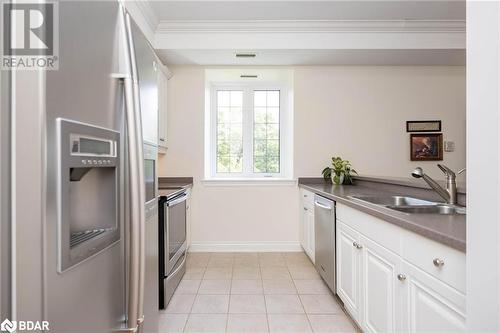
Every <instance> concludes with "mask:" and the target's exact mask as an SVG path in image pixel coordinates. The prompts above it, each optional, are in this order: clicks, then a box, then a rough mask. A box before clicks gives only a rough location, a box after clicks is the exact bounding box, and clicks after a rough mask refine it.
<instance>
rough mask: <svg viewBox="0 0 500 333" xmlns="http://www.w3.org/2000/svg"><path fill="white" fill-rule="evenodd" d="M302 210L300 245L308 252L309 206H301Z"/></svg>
mask: <svg viewBox="0 0 500 333" xmlns="http://www.w3.org/2000/svg"><path fill="white" fill-rule="evenodd" d="M301 207H302V208H301V209H302V211H301V215H300V245H302V248H303V249H304V251H305V252H306V253H307V249H308V242H309V226H308V217H307V215H308V212H309V208H308V207H306V206H305V205H302V206H301Z"/></svg>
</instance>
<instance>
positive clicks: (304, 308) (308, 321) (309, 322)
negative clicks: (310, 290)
mask: <svg viewBox="0 0 500 333" xmlns="http://www.w3.org/2000/svg"><path fill="white" fill-rule="evenodd" d="M286 268H287V269H288V273H289V274H290V277H291V278H292V283H293V286H294V287H295V290H296V291H297V297H298V298H299V302H300V305H302V310H304V314H305V315H306V319H307V323H308V324H309V329H310V330H311V332H314V330H313V327H312V324H311V320H310V319H309V315H308V314H307V311H306V307H305V306H304V303H303V302H302V298H301V297H300V294H299V289H297V285H296V284H295V279H294V278H293V276H292V272H290V267H289V266H288V263H287V264H286Z"/></svg>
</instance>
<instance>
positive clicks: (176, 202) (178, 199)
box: [167, 193, 188, 207]
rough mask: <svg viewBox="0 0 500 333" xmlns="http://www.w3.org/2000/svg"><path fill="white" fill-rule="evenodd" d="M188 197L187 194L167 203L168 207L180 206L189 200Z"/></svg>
mask: <svg viewBox="0 0 500 333" xmlns="http://www.w3.org/2000/svg"><path fill="white" fill-rule="evenodd" d="M187 197H188V195H187V194H186V193H184V194H182V195H181V196H180V197H177V198H176V199H174V200H172V201H167V207H171V206H175V205H177V204H180V203H181V202H183V201H186V200H187Z"/></svg>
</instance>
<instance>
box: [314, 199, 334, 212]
mask: <svg viewBox="0 0 500 333" xmlns="http://www.w3.org/2000/svg"><path fill="white" fill-rule="evenodd" d="M314 205H316V206H318V207H320V208H323V209H327V210H332V209H333V207H332V206H325V205H323V204H321V203H319V202H317V201H314Z"/></svg>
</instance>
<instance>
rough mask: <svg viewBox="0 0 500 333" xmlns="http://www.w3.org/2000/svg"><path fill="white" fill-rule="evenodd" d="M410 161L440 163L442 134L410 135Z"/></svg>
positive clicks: (441, 158)
mask: <svg viewBox="0 0 500 333" xmlns="http://www.w3.org/2000/svg"><path fill="white" fill-rule="evenodd" d="M410 160H411V161H442V160H443V134H442V133H422V134H411V135H410Z"/></svg>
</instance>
